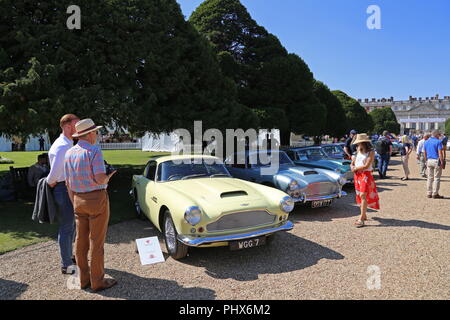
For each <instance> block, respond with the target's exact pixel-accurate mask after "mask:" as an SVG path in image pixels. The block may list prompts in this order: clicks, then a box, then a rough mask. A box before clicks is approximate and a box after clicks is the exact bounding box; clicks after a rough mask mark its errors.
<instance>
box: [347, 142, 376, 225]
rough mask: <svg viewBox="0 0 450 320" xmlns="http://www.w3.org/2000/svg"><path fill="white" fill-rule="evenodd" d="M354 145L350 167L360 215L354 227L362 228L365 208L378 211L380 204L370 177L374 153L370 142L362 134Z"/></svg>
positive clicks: (364, 219) (373, 182) (373, 181)
mask: <svg viewBox="0 0 450 320" xmlns="http://www.w3.org/2000/svg"><path fill="white" fill-rule="evenodd" d="M354 144H355V145H357V148H356V150H357V151H356V155H354V156H353V157H352V163H351V166H350V167H351V169H352V172H353V173H354V174H355V177H354V184H355V191H356V203H357V204H358V205H359V206H360V210H361V215H360V217H359V219H358V220H357V221H356V222H355V226H356V227H357V228H360V227H364V222H365V221H366V220H367V207H369V208H372V209H376V210H379V209H380V204H379V197H378V192H377V186H376V184H375V180H374V178H373V176H372V166H373V161H374V158H375V151H374V150H373V148H372V144H371V140H370V139H369V137H368V136H367V134H365V133H362V134H358V135H357V136H356V140H355V142H354Z"/></svg>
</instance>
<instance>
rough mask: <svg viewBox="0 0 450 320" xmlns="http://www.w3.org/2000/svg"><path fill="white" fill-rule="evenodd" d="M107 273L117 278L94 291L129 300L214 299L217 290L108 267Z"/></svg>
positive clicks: (105, 295) (106, 295)
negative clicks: (108, 286)
mask: <svg viewBox="0 0 450 320" xmlns="http://www.w3.org/2000/svg"><path fill="white" fill-rule="evenodd" d="M105 273H106V274H108V275H110V276H112V277H113V278H114V279H116V280H117V284H116V285H115V286H114V287H112V288H110V289H107V290H104V291H100V292H98V293H94V292H93V291H92V290H90V289H88V290H87V291H88V292H92V293H94V294H99V295H101V296H104V297H110V298H120V299H128V300H214V299H215V298H216V292H215V291H214V290H211V289H206V288H185V287H183V286H180V285H179V284H178V283H177V282H176V281H171V280H163V279H153V278H143V277H139V276H137V275H135V274H132V273H128V272H124V271H119V270H113V269H106V270H105Z"/></svg>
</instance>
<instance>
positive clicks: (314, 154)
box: [297, 148, 327, 161]
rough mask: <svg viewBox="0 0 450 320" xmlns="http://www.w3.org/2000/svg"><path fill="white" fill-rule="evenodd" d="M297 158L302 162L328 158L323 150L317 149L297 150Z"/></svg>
mask: <svg viewBox="0 0 450 320" xmlns="http://www.w3.org/2000/svg"><path fill="white" fill-rule="evenodd" d="M297 158H298V159H299V160H300V161H307V160H321V159H325V158H327V155H326V154H325V153H324V152H323V151H322V150H321V149H318V148H315V149H305V150H297Z"/></svg>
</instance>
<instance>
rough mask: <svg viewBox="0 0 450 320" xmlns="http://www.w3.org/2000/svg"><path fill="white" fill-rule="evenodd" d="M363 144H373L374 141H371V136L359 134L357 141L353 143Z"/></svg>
mask: <svg viewBox="0 0 450 320" xmlns="http://www.w3.org/2000/svg"><path fill="white" fill-rule="evenodd" d="M363 142H372V140H370V138H369V136H368V135H367V134H365V133H358V134H357V135H356V139H355V141H354V142H353V144H358V143H363Z"/></svg>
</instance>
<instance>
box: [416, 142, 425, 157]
mask: <svg viewBox="0 0 450 320" xmlns="http://www.w3.org/2000/svg"><path fill="white" fill-rule="evenodd" d="M424 144H425V139H421V140H420V141H419V143H418V144H417V151H416V153H417V155H420V153H421V152H423V145H424Z"/></svg>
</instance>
